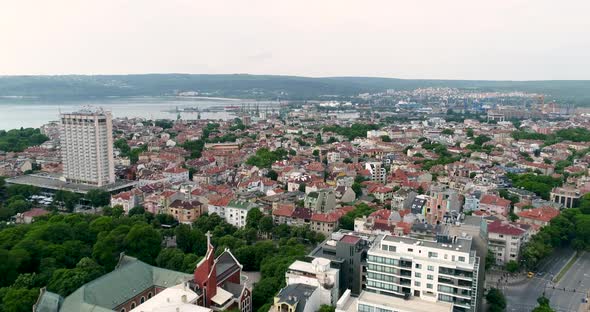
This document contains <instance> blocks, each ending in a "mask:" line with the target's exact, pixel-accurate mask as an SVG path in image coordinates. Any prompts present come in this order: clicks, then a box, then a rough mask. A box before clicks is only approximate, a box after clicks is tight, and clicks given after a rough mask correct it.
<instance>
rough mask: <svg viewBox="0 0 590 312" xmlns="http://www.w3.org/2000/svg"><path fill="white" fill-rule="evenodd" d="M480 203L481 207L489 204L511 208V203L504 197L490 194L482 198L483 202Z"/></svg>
mask: <svg viewBox="0 0 590 312" xmlns="http://www.w3.org/2000/svg"><path fill="white" fill-rule="evenodd" d="M479 203H480V205H481V204H487V205H494V206H502V207H509V206H510V201H509V200H508V199H504V198H502V197H499V196H495V195H490V194H485V195H483V196H482V197H481V200H480V201H479Z"/></svg>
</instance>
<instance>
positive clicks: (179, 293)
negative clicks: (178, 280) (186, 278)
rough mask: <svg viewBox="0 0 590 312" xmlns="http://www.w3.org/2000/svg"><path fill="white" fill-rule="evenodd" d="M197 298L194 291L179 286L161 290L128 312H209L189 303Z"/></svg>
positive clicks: (207, 309) (181, 285)
mask: <svg viewBox="0 0 590 312" xmlns="http://www.w3.org/2000/svg"><path fill="white" fill-rule="evenodd" d="M197 298H198V295H197V294H196V293H195V292H194V291H192V290H190V289H189V288H188V287H184V285H183V284H180V285H176V286H174V287H170V288H166V289H164V290H162V291H161V292H160V293H158V294H157V295H155V296H154V297H152V298H151V299H148V300H147V301H146V302H144V303H142V304H140V305H138V306H137V307H135V308H134V309H133V310H131V311H129V312H168V311H170V312H210V311H211V309H209V308H205V307H201V306H198V305H195V304H192V303H191V302H194V301H195V300H197ZM183 299H184V301H183Z"/></svg>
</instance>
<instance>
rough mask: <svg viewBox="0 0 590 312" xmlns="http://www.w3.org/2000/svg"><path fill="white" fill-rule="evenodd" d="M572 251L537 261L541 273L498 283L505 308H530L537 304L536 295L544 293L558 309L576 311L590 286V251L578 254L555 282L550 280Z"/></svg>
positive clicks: (569, 311) (526, 309)
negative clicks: (519, 279)
mask: <svg viewBox="0 0 590 312" xmlns="http://www.w3.org/2000/svg"><path fill="white" fill-rule="evenodd" d="M573 253H574V251H573V250H557V251H556V252H554V253H553V254H552V255H551V256H550V257H548V258H547V259H546V260H545V261H543V263H541V264H540V265H539V269H538V270H537V272H544V274H543V276H535V277H534V278H531V279H525V280H524V281H522V282H520V283H508V284H500V288H501V289H502V291H503V292H504V295H505V296H506V301H507V309H506V310H507V311H514V312H520V311H524V312H526V311H532V310H533V309H534V307H536V306H537V298H539V297H540V296H542V295H543V294H545V296H546V297H547V298H549V300H550V301H551V306H552V307H553V308H554V309H555V310H556V311H557V312H577V311H578V308H579V306H580V304H581V302H582V298H583V297H584V293H585V292H586V291H587V290H588V288H589V286H590V254H588V253H585V254H583V255H581V256H580V257H579V258H578V259H577V261H576V262H575V263H574V265H573V266H572V267H571V268H570V270H569V271H568V272H567V274H566V275H565V276H563V277H562V279H561V281H560V282H559V283H558V284H557V285H553V283H552V282H551V280H552V278H553V277H554V276H556V275H557V274H558V273H559V271H560V270H561V268H562V267H563V266H565V264H566V263H567V261H568V260H569V259H570V257H571V256H572V255H573ZM553 286H555V288H556V289H553ZM564 287H565V288H566V291H564V290H563V288H564ZM560 289H561V290H560ZM574 290H575V292H574Z"/></svg>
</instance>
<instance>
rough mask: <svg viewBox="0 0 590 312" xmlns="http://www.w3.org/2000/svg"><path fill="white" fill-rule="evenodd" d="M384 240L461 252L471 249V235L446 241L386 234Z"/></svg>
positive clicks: (467, 251) (375, 246)
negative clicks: (452, 241) (451, 241)
mask: <svg viewBox="0 0 590 312" xmlns="http://www.w3.org/2000/svg"><path fill="white" fill-rule="evenodd" d="M383 241H386V242H394V243H403V244H406V245H420V246H426V247H430V248H437V249H445V250H454V251H459V252H466V253H469V252H470V251H471V237H469V236H467V237H458V238H457V241H456V242H455V243H446V242H437V241H431V240H422V239H416V238H411V237H403V236H391V235H385V236H384V237H383ZM378 247H379V245H378V244H375V245H374V247H373V248H378Z"/></svg>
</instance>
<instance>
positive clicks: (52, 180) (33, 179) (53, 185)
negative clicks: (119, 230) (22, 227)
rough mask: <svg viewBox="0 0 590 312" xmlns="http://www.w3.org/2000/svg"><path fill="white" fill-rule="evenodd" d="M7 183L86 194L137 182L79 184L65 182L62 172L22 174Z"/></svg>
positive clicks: (124, 186)
mask: <svg viewBox="0 0 590 312" xmlns="http://www.w3.org/2000/svg"><path fill="white" fill-rule="evenodd" d="M6 183H9V184H21V185H31V186H36V187H38V188H43V189H50V190H56V191H59V190H65V191H70V192H74V193H80V194H86V193H88V191H90V190H94V189H100V190H103V191H107V192H112V191H117V190H120V189H124V188H127V187H132V186H134V185H135V184H137V182H136V181H130V180H117V181H115V183H113V184H109V185H104V186H101V187H97V186H94V185H87V184H78V183H71V182H65V181H63V180H61V175H60V174H55V173H42V174H39V173H33V174H27V175H22V176H18V177H14V178H9V179H6Z"/></svg>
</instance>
